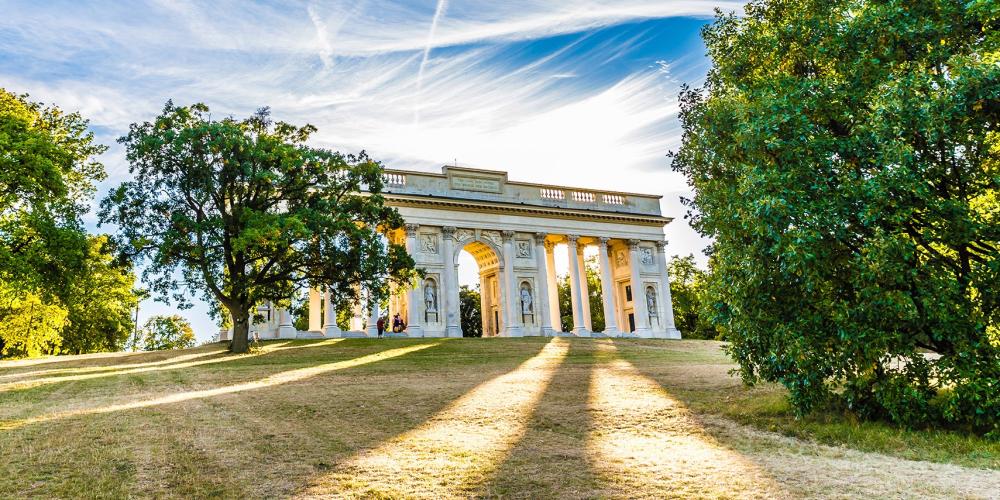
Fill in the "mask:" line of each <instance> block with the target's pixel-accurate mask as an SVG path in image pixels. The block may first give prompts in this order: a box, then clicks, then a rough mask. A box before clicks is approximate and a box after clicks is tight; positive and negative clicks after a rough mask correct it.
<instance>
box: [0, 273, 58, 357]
mask: <svg viewBox="0 0 1000 500" xmlns="http://www.w3.org/2000/svg"><path fill="white" fill-rule="evenodd" d="M0 299H2V300H3V301H4V307H5V314H4V317H3V321H0V358H30V357H35V356H42V355H46V354H58V353H59V346H60V345H61V344H62V337H60V336H59V331H60V330H61V329H62V327H63V326H64V325H65V324H66V310H65V309H63V308H62V307H60V306H59V305H57V304H49V303H46V302H44V301H43V300H42V298H41V297H39V296H38V295H35V294H33V293H28V294H24V293H23V292H21V291H17V292H14V293H11V292H9V291H7V290H3V289H0Z"/></svg>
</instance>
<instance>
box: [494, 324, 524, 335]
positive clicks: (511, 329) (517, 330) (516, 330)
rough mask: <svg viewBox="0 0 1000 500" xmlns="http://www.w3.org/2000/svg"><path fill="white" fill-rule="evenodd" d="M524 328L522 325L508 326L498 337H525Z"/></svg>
mask: <svg viewBox="0 0 1000 500" xmlns="http://www.w3.org/2000/svg"><path fill="white" fill-rule="evenodd" d="M523 336H524V329H523V328H521V326H520V325H515V326H508V327H506V328H504V329H503V333H501V334H500V335H498V337H523Z"/></svg>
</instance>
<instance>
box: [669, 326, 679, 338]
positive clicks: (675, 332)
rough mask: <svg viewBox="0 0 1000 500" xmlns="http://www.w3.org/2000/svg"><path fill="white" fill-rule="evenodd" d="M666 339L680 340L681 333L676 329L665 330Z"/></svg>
mask: <svg viewBox="0 0 1000 500" xmlns="http://www.w3.org/2000/svg"><path fill="white" fill-rule="evenodd" d="M666 338H668V339H676V340H679V339H680V338H681V331H680V330H678V329H676V328H667V336H666Z"/></svg>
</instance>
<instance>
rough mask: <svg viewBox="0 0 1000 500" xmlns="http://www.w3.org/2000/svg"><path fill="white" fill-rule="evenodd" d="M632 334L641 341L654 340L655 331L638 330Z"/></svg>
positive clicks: (647, 329)
mask: <svg viewBox="0 0 1000 500" xmlns="http://www.w3.org/2000/svg"><path fill="white" fill-rule="evenodd" d="M632 333H633V334H635V336H636V337H639V338H640V339H651V338H653V330H650V329H649V328H636V329H635V331H634V332H632Z"/></svg>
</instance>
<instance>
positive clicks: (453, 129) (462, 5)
mask: <svg viewBox="0 0 1000 500" xmlns="http://www.w3.org/2000/svg"><path fill="white" fill-rule="evenodd" d="M740 5H741V2H721V1H716V2H713V1H667V0H587V1H579V2H573V1H569V0H566V1H549V0H510V1H481V0H466V1H459V0H454V1H451V2H448V1H443V0H439V1H426V2H410V1H407V2H401V1H384V0H383V1H377V0H369V1H363V0H362V1H354V2H261V3H249V2H236V1H233V2H227V1H214V2H193V1H192V2H188V1H165V0H164V1H152V2H138V1H136V2H111V1H108V2H102V1H92V2H87V1H66V2H60V1H46V2H34V1H6V0H0V12H2V13H3V15H0V86H2V87H4V88H7V89H8V90H11V91H14V92H18V93H21V92H28V93H29V94H31V96H32V98H33V99H35V100H41V101H44V102H46V103H53V104H56V105H58V106H60V107H62V108H63V109H66V110H77V111H80V112H81V113H82V114H83V115H84V116H85V117H86V118H89V119H90V120H91V125H92V127H93V130H94V131H95V133H96V135H97V137H98V140H99V141H101V142H103V143H105V144H108V145H109V146H111V149H110V150H109V151H108V152H107V153H106V154H105V155H104V157H103V158H102V160H103V162H104V164H105V166H106V167H107V170H108V173H109V178H108V180H107V181H106V182H104V183H102V185H101V186H100V190H99V197H100V196H103V194H104V193H105V192H107V189H108V188H109V187H110V186H113V185H116V184H117V183H119V182H121V181H122V180H124V179H126V178H127V177H128V165H127V163H126V162H125V159H124V155H123V152H122V150H121V148H120V147H119V146H118V145H117V144H116V143H115V140H116V139H117V138H118V137H119V136H121V135H122V134H123V133H124V132H125V131H126V130H127V128H128V125H129V124H130V123H132V122H136V121H143V120H149V119H151V118H152V117H154V116H155V115H156V114H157V112H158V111H159V110H160V109H161V107H162V106H163V103H164V102H165V101H166V100H167V99H173V100H174V101H175V102H176V103H180V104H188V103H193V102H204V103H206V104H208V105H209V106H210V107H211V109H212V111H213V113H218V114H219V115H220V116H225V115H235V116H246V115H247V114H249V113H251V112H252V111H253V110H254V109H256V108H258V107H262V106H269V107H270V108H271V109H272V113H273V116H274V117H275V118H276V119H280V120H284V121H288V122H291V123H297V124H302V123H311V124H313V125H315V126H317V127H318V128H319V132H318V133H317V134H316V135H315V136H314V140H313V142H314V144H315V145H317V146H323V147H329V148H333V149H337V150H341V151H345V152H346V151H356V150H359V149H366V150H367V151H368V152H369V153H371V154H372V155H373V156H374V157H376V158H378V159H381V160H382V161H383V162H384V163H385V164H386V165H387V166H389V167H393V168H408V169H417V170H436V169H438V168H440V166H441V165H443V164H445V163H448V164H451V163H452V162H454V161H455V160H457V162H458V164H459V165H462V166H470V167H478V168H491V169H498V170H507V171H508V172H509V173H510V178H511V179H513V180H523V181H531V182H543V183H554V184H564V185H573V186H580V187H589V188H596V189H614V190H620V191H637V192H644V193H653V194H661V195H663V196H664V200H663V210H664V213H665V214H666V215H669V216H673V217H675V218H676V220H675V221H674V222H673V223H672V224H670V225H669V226H668V227H667V229H666V231H665V232H666V237H667V239H668V240H669V241H670V246H669V247H668V250H669V252H670V253H671V254H681V255H686V254H688V253H695V254H696V255H697V256H699V257H701V254H700V250H701V248H703V247H704V241H703V240H701V239H700V238H699V237H698V235H697V234H695V233H694V232H693V231H692V230H691V229H690V228H689V227H688V226H687V224H686V223H685V221H684V219H683V213H684V208H683V207H682V206H681V204H680V201H679V200H680V197H681V196H685V195H686V194H688V192H689V189H688V187H687V186H686V185H685V182H684V179H683V178H682V177H681V176H679V175H678V174H675V173H673V172H671V171H670V168H669V163H668V160H667V158H666V154H667V152H668V151H670V150H671V149H672V148H674V147H676V146H677V144H678V143H679V140H680V134H681V131H680V128H679V123H678V121H677V94H678V91H679V88H680V85H681V84H682V83H688V84H691V85H696V86H697V85H700V84H701V82H702V81H703V79H704V76H705V73H706V71H707V69H708V67H709V61H708V60H707V59H706V58H705V55H704V47H703V45H702V42H701V40H700V36H699V29H700V28H701V26H703V25H704V24H705V23H707V22H709V21H710V20H711V16H712V11H713V9H714V8H716V7H718V8H721V9H723V10H725V11H732V10H738V9H739V8H740ZM87 222H88V225H89V227H91V229H94V230H95V231H96V230H98V229H97V228H96V226H95V223H96V220H95V217H94V215H93V214H90V215H89V216H88V218H87ZM103 229H104V230H108V228H103ZM171 310H172V307H170V306H169V305H163V304H154V303H146V304H143V308H142V312H141V314H140V316H141V317H146V316H148V315H150V314H156V313H162V312H168V311H171ZM181 314H183V315H185V316H186V317H188V318H189V319H190V320H191V321H192V323H193V324H194V326H195V330H196V332H197V333H198V337H199V339H207V338H208V337H210V336H211V335H212V334H213V333H214V331H215V327H214V324H213V323H212V321H211V320H210V319H209V318H208V317H207V315H206V313H205V308H204V306H203V305H199V306H197V307H195V308H194V309H191V310H187V311H183V312H182V313H181Z"/></svg>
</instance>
